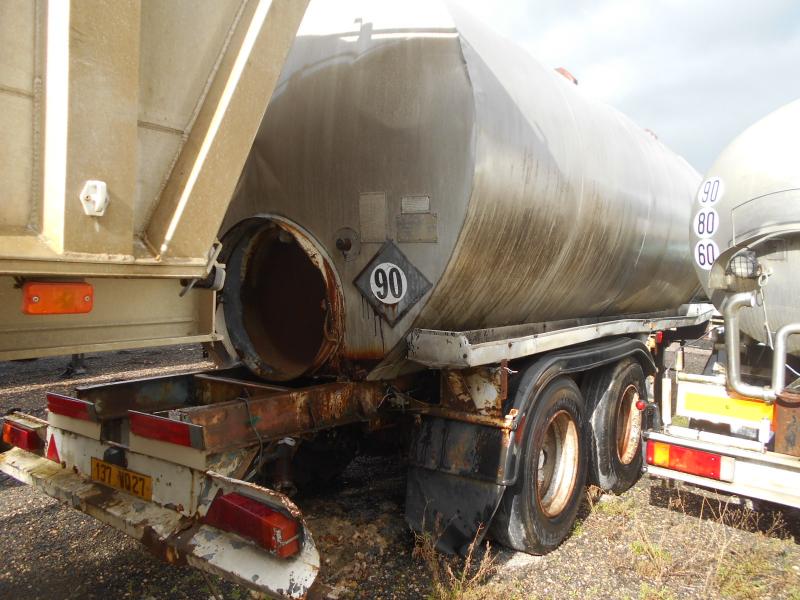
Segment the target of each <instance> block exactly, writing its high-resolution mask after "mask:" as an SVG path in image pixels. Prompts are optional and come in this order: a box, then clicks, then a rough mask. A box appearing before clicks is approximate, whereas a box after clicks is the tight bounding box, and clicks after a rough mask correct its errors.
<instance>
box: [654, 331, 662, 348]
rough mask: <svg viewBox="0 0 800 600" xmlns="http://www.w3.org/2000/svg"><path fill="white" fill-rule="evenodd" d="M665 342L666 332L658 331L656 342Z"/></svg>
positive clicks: (659, 343)
mask: <svg viewBox="0 0 800 600" xmlns="http://www.w3.org/2000/svg"><path fill="white" fill-rule="evenodd" d="M663 343H664V332H663V331H658V332H656V344H658V345H661V344H663Z"/></svg>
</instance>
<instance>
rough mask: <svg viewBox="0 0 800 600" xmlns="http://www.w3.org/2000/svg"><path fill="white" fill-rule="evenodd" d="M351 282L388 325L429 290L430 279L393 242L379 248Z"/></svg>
mask: <svg viewBox="0 0 800 600" xmlns="http://www.w3.org/2000/svg"><path fill="white" fill-rule="evenodd" d="M353 283H354V284H355V286H356V287H357V288H358V291H359V292H361V294H362V295H363V296H364V298H366V300H367V302H369V303H370V306H372V308H374V309H375V311H376V312H377V313H378V314H379V315H380V316H381V317H383V318H384V320H385V321H386V322H387V323H389V325H391V326H394V324H395V323H397V322H398V321H399V320H400V319H401V318H403V315H405V314H406V312H408V310H409V309H410V308H411V307H412V306H414V305H415V304H416V303H417V302H418V301H419V299H420V298H422V297H423V296H424V295H425V293H426V292H427V291H428V290H429V289H431V282H430V281H428V280H427V279H426V278H425V275H423V274H422V273H421V272H420V270H419V269H417V268H416V267H415V266H414V265H413V264H411V261H410V260H408V258H406V255H405V254H403V253H402V252H401V251H400V248H398V247H397V246H396V245H395V244H394V243H393V242H386V243H385V244H384V245H383V246H382V247H381V249H380V251H379V252H378V253H377V254H376V255H375V257H374V258H373V259H372V260H371V261H370V262H369V264H368V265H367V266H366V268H364V270H363V271H361V273H360V274H359V276H358V277H356V279H355V281H354V282H353Z"/></svg>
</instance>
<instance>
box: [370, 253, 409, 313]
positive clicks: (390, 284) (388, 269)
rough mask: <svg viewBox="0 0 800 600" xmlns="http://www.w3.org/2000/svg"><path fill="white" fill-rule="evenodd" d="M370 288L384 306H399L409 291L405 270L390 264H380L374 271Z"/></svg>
mask: <svg viewBox="0 0 800 600" xmlns="http://www.w3.org/2000/svg"><path fill="white" fill-rule="evenodd" d="M369 286H370V289H371V290H372V294H373V295H374V296H375V297H376V298H377V299H378V300H380V301H381V302H382V303H384V304H397V303H398V302H400V300H402V299H403V297H404V296H405V295H406V292H407V291H408V281H407V280H406V274H405V273H403V269H401V268H400V267H398V266H397V265H396V264H394V263H390V262H384V263H380V264H379V265H378V266H376V267H375V268H374V269H373V270H372V273H370V276H369Z"/></svg>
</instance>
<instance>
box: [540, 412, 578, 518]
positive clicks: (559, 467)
mask: <svg viewBox="0 0 800 600" xmlns="http://www.w3.org/2000/svg"><path fill="white" fill-rule="evenodd" d="M578 452H579V448H578V427H577V423H575V420H574V419H573V418H572V415H570V414H569V413H568V412H567V411H564V410H562V411H559V412H557V413H555V414H554V415H553V416H552V417H551V418H550V420H549V421H548V423H547V427H546V428H545V433H544V439H543V442H542V445H541V447H540V448H539V456H538V464H537V467H536V499H537V501H538V502H539V507H540V508H541V510H542V512H543V513H544V514H545V515H547V516H548V517H554V516H557V515H558V514H560V513H561V511H563V510H564V508H565V507H566V506H567V504H568V503H569V499H570V497H571V496H572V491H573V489H574V487H575V481H576V479H577V478H578Z"/></svg>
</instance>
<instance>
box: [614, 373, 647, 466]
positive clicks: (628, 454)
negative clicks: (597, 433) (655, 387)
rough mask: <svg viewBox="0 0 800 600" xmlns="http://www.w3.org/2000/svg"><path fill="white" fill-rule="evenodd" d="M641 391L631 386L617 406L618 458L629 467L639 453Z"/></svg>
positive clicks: (626, 389)
mask: <svg viewBox="0 0 800 600" xmlns="http://www.w3.org/2000/svg"><path fill="white" fill-rule="evenodd" d="M638 401H639V389H638V388H637V387H636V386H635V385H634V384H631V385H629V386H628V387H627V388H625V391H624V392H623V393H622V398H620V401H619V404H618V406H617V427H616V437H617V457H618V458H619V461H620V462H621V463H622V464H623V465H629V464H631V462H633V459H634V458H635V457H636V453H637V452H638V451H639V439H640V435H641V433H642V412H641V411H640V410H639V409H638V408H636V403H637V402H638Z"/></svg>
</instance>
